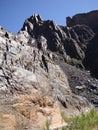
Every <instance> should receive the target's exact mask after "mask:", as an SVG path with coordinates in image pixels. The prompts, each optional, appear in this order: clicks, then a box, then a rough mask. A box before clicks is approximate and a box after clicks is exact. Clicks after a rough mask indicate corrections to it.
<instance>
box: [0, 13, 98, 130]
mask: <svg viewBox="0 0 98 130" xmlns="http://www.w3.org/2000/svg"><path fill="white" fill-rule="evenodd" d="M95 34H96V32H95V31H93V28H90V27H89V26H88V25H75V26H71V27H64V26H58V25H57V24H56V23H55V22H54V21H50V20H47V21H43V20H42V19H41V17H40V16H39V15H33V16H31V17H30V18H28V19H27V20H26V21H25V23H24V25H23V27H22V29H21V30H20V31H19V32H18V33H17V34H12V33H10V32H8V31H6V30H5V29H3V28H2V27H0V129H2V130H7V128H8V129H10V130H25V129H27V130H34V129H35V130H37V129H39V128H43V127H45V123H46V121H47V120H48V122H49V123H50V127H51V129H54V128H57V127H61V126H66V125H67V124H66V123H64V121H63V119H62V117H61V113H62V112H64V113H65V114H66V115H67V116H71V115H73V114H79V113H80V112H82V111H83V112H86V111H88V110H89V109H90V108H91V107H92V105H91V103H92V104H94V105H96V106H97V105H98V94H97V93H98V86H97V85H98V81H97V79H95V78H92V77H91V75H90V72H89V73H88V72H86V69H87V68H88V66H87V65H86V63H87V62H86V61H87V60H88V57H87V52H88V51H87V50H88V48H89V47H88V46H89V45H90V44H91V43H92V41H93V39H94V38H95ZM65 62H66V63H65ZM69 64H70V65H69ZM72 65H75V66H74V67H73V66H72ZM76 67H78V68H81V69H82V70H80V69H77V68H76ZM83 70H85V71H83ZM90 71H91V69H90Z"/></svg>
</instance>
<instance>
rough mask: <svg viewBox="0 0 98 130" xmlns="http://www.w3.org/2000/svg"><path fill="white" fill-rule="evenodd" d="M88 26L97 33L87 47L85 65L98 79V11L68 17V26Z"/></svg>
mask: <svg viewBox="0 0 98 130" xmlns="http://www.w3.org/2000/svg"><path fill="white" fill-rule="evenodd" d="M76 25H87V26H88V27H90V28H91V29H92V30H93V32H94V33H95V37H94V38H93V39H92V40H91V41H90V43H89V44H88V45H87V49H86V52H85V59H84V64H85V67H86V68H87V69H89V70H90V71H91V73H92V75H93V76H95V77H97V78H98V60H97V59H98V43H97V42H98V10H96V11H91V12H89V13H84V14H77V15H75V16H73V17H72V18H70V17H67V26H69V27H72V26H76Z"/></svg>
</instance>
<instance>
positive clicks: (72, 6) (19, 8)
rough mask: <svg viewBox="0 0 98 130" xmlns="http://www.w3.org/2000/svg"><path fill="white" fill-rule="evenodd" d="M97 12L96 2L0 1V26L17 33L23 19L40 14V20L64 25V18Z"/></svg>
mask: <svg viewBox="0 0 98 130" xmlns="http://www.w3.org/2000/svg"><path fill="white" fill-rule="evenodd" d="M91 10H98V0H0V26H3V27H4V28H5V29H7V30H9V31H11V32H18V31H19V30H20V28H21V27H22V25H23V23H24V21H25V19H27V18H28V17H30V16H31V15H32V14H34V13H36V14H40V15H41V17H42V19H44V20H47V19H50V20H52V19H53V20H54V21H55V22H56V23H57V24H59V25H66V17H67V16H73V15H75V14H77V13H85V12H89V11H91Z"/></svg>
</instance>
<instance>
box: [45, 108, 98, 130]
mask: <svg viewBox="0 0 98 130" xmlns="http://www.w3.org/2000/svg"><path fill="white" fill-rule="evenodd" d="M63 119H64V121H65V122H67V123H68V126H67V127H66V128H62V129H58V130H98V112H97V111H96V110H95V109H92V110H91V111H90V112H89V113H86V114H84V113H82V114H81V115H79V116H75V117H71V118H67V117H64V116H63ZM48 126H49V125H48ZM46 128H47V127H46ZM46 130H50V129H49V127H48V129H46Z"/></svg>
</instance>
